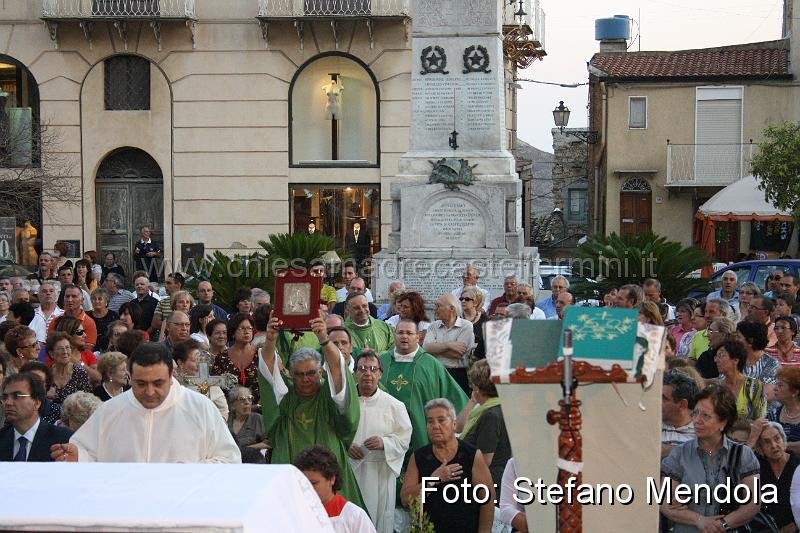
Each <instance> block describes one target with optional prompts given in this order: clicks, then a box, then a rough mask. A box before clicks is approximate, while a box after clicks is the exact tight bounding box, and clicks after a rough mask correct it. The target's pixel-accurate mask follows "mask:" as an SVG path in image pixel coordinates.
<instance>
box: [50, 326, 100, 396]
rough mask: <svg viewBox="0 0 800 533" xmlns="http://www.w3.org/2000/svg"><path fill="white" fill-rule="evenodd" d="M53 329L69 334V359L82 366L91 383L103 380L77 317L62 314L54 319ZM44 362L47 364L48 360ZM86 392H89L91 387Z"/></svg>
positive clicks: (98, 382) (97, 383)
mask: <svg viewBox="0 0 800 533" xmlns="http://www.w3.org/2000/svg"><path fill="white" fill-rule="evenodd" d="M53 331H60V332H63V333H66V334H67V335H68V336H69V338H70V342H71V343H72V354H71V355H70V359H71V360H72V362H73V363H75V364H76V365H79V366H81V367H83V369H84V370H85V371H86V373H87V374H88V375H89V378H90V379H91V380H92V383H94V384H96V385H99V384H100V382H101V381H103V376H102V375H101V374H100V372H99V371H98V370H97V357H95V355H94V353H93V352H92V351H91V350H88V349H86V332H85V331H84V329H83V323H82V322H81V321H80V320H78V319H77V318H74V317H71V316H66V315H62V316H60V317H58V318H56V319H55V328H54V329H53ZM48 355H49V353H48ZM50 360H52V358H50ZM45 363H48V364H49V362H48V361H45ZM88 392H91V389H90V390H89V391H88Z"/></svg>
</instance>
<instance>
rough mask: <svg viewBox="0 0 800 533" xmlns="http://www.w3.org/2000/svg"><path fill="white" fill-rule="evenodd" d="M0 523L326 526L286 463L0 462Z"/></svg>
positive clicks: (144, 527) (223, 528)
mask: <svg viewBox="0 0 800 533" xmlns="http://www.w3.org/2000/svg"><path fill="white" fill-rule="evenodd" d="M0 478H2V479H3V483H0V530H2V529H13V530H28V531H43V530H45V531H170V532H174V531H192V532H207V531H214V532H241V533H250V532H257V531H258V532H260V531H277V532H289V531H292V532H295V531H298V532H305V531H308V532H315V533H316V532H333V527H332V525H331V522H330V520H329V519H328V515H327V513H326V512H325V509H324V508H323V507H322V503H320V500H319V497H318V496H317V494H316V492H314V489H313V488H312V487H311V484H310V483H309V482H308V480H307V479H306V477H305V476H304V475H303V474H302V473H301V472H300V471H299V470H297V469H296V468H294V467H293V466H290V465H244V464H242V465H231V464H130V463H13V462H7V463H0Z"/></svg>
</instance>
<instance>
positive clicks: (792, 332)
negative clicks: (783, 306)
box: [764, 316, 800, 366]
mask: <svg viewBox="0 0 800 533" xmlns="http://www.w3.org/2000/svg"><path fill="white" fill-rule="evenodd" d="M774 324H775V336H776V337H777V338H778V341H777V342H776V343H775V344H773V345H772V346H769V347H767V348H766V349H765V350H764V353H766V354H767V355H771V356H772V357H774V358H775V359H777V360H778V362H779V363H780V364H781V365H784V366H785V365H800V347H798V346H797V345H796V344H795V343H794V338H795V336H796V335H797V321H796V320H795V319H794V317H791V316H781V317H778V318H776V319H775V321H774Z"/></svg>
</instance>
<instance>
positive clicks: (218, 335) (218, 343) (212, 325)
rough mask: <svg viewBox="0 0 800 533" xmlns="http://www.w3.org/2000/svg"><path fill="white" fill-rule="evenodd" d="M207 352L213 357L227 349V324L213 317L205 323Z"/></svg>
mask: <svg viewBox="0 0 800 533" xmlns="http://www.w3.org/2000/svg"><path fill="white" fill-rule="evenodd" d="M206 337H208V353H210V354H211V355H213V356H214V357H216V356H218V355H219V354H221V353H222V352H224V351H225V350H227V349H228V324H227V323H226V322H225V321H224V320H219V319H218V318H215V319H214V320H212V321H211V322H209V323H208V324H207V325H206Z"/></svg>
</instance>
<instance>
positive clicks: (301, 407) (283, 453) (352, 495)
mask: <svg viewBox="0 0 800 533" xmlns="http://www.w3.org/2000/svg"><path fill="white" fill-rule="evenodd" d="M281 377H282V378H283V380H284V382H285V383H286V386H287V387H288V388H289V392H288V393H287V394H286V395H285V396H284V397H283V398H282V399H281V403H280V405H278V404H276V402H275V393H274V392H273V389H272V386H270V384H269V382H267V380H266V379H264V376H263V375H261V372H259V373H258V386H259V390H260V391H261V407H262V411H261V412H262V418H263V420H264V429H265V431H266V434H267V437H268V438H269V442H270V444H272V462H273V464H289V463H291V462H292V460H293V459H294V458H295V456H297V454H298V453H300V452H301V451H303V450H305V449H306V448H308V447H310V446H314V445H317V444H318V445H321V446H325V447H326V448H328V449H329V450H331V451H332V452H333V454H334V455H335V456H336V459H337V460H338V461H339V467H340V468H341V470H342V489H341V491H340V493H341V495H342V496H344V497H345V498H346V499H347V500H349V501H351V502H353V503H354V504H356V505H358V506H359V507H362V508H365V507H364V503H363V500H362V499H361V492H360V491H359V488H358V483H357V481H356V478H355V475H353V471H352V469H351V468H350V462H349V461H348V460H347V449H348V448H349V447H350V444H351V443H352V442H353V437H354V436H355V434H356V430H357V429H358V419H359V414H360V408H359V403H358V390H357V389H356V381H355V378H353V374H352V373H351V372H350V371H349V370H348V369H347V367H344V368H343V369H342V377H343V378H344V379H345V380H346V383H347V384H346V387H347V390H346V392H345V410H344V413H340V412H339V408H338V407H336V404H335V403H334V401H333V399H332V398H331V388H330V385H329V384H328V381H327V379H326V380H323V382H322V384H321V385H320V388H319V391H318V392H317V394H315V395H314V396H311V397H307V398H304V397H300V396H298V395H297V393H295V390H294V384H293V383H292V381H291V379H290V378H288V377H286V376H285V375H282V376H281Z"/></svg>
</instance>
